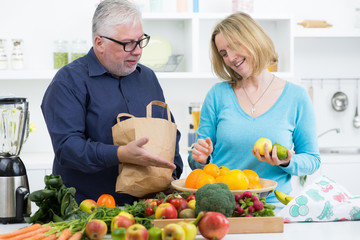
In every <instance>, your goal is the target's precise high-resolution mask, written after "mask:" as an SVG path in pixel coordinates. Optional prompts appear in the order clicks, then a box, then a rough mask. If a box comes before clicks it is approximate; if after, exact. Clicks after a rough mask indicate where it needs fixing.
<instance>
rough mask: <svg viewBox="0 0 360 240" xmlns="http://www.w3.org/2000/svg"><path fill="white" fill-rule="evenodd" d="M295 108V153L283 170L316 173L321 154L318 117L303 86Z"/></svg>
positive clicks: (301, 174)
mask: <svg viewBox="0 0 360 240" xmlns="http://www.w3.org/2000/svg"><path fill="white" fill-rule="evenodd" d="M301 89H302V91H301V93H300V97H299V98H298V101H297V107H296V110H295V114H296V118H295V129H294V132H293V142H294V151H295V154H294V155H293V157H292V158H291V161H290V164H289V165H288V166H287V167H283V170H284V171H285V172H287V173H289V174H292V175H296V176H304V175H309V174H312V173H314V172H315V171H316V170H318V169H319V167H320V163H321V160H320V154H319V148H318V142H317V136H316V132H317V131H316V118H315V113H314V109H313V106H312V103H311V100H310V97H309V96H308V95H307V93H306V91H305V90H304V89H303V88H301Z"/></svg>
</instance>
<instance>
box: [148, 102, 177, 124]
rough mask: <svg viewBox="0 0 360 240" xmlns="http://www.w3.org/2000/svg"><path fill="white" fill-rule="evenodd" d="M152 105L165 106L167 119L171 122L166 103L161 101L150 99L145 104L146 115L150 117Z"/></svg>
mask: <svg viewBox="0 0 360 240" xmlns="http://www.w3.org/2000/svg"><path fill="white" fill-rule="evenodd" d="M152 105H158V106H160V107H163V108H166V110H167V116H168V121H169V122H171V115H170V109H169V107H168V105H167V104H166V103H164V102H162V101H152V102H150V103H149V104H148V105H147V106H146V117H148V118H151V116H152Z"/></svg>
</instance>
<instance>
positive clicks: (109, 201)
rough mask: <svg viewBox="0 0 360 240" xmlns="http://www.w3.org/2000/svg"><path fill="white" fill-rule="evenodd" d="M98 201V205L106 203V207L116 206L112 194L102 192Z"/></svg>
mask: <svg viewBox="0 0 360 240" xmlns="http://www.w3.org/2000/svg"><path fill="white" fill-rule="evenodd" d="M96 203H97V205H98V206H101V205H105V207H108V208H114V207H115V199H114V197H113V196H112V195H110V194H102V195H101V196H100V197H99V198H98V200H97V202H96Z"/></svg>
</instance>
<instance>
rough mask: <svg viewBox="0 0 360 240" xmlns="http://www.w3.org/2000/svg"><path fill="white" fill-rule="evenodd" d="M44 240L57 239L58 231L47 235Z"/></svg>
mask: <svg viewBox="0 0 360 240" xmlns="http://www.w3.org/2000/svg"><path fill="white" fill-rule="evenodd" d="M43 240H56V233H53V234H51V235H49V236H47V237H46V238H44V239H43Z"/></svg>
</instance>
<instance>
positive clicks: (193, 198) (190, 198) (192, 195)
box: [186, 194, 195, 202]
mask: <svg viewBox="0 0 360 240" xmlns="http://www.w3.org/2000/svg"><path fill="white" fill-rule="evenodd" d="M190 200H195V195H194V194H191V195H189V196H188V197H187V198H186V201H187V202H190Z"/></svg>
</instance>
